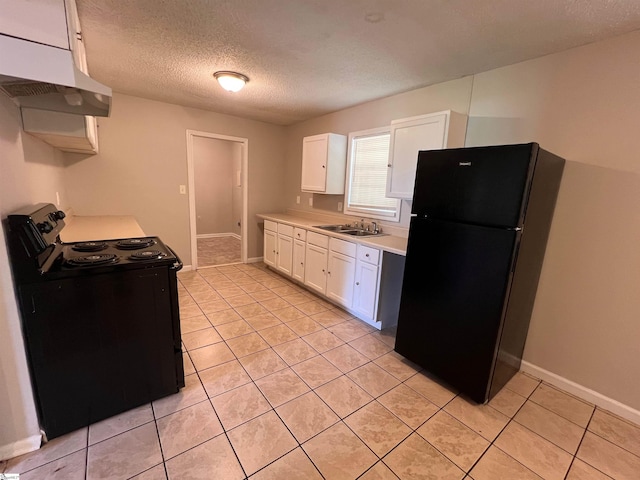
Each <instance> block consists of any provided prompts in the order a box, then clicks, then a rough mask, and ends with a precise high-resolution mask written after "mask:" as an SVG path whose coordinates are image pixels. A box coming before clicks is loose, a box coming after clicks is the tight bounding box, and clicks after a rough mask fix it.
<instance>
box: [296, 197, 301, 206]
mask: <svg viewBox="0 0 640 480" xmlns="http://www.w3.org/2000/svg"><path fill="white" fill-rule="evenodd" d="M296 203H297V204H298V205H300V195H298V196H297V197H296Z"/></svg>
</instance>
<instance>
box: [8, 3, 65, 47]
mask: <svg viewBox="0 0 640 480" xmlns="http://www.w3.org/2000/svg"><path fill="white" fill-rule="evenodd" d="M64 7H65V5H64V0H32V1H29V2H25V1H16V0H0V12H2V15H0V33H3V34H5V35H9V36H11V37H17V38H24V39H25V40H31V41H33V42H38V43H43V44H45V45H51V46H53V47H58V48H64V49H65V50H69V37H68V36H67V18H66V13H65V8H64Z"/></svg>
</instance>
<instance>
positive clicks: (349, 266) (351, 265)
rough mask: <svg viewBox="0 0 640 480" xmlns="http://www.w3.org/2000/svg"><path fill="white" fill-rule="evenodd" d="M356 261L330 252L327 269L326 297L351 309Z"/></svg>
mask: <svg viewBox="0 0 640 480" xmlns="http://www.w3.org/2000/svg"><path fill="white" fill-rule="evenodd" d="M355 270H356V259H355V258H353V257H347V256H346V255H343V254H341V253H337V252H330V253H329V264H328V269H327V297H329V298H330V299H332V300H334V301H336V302H338V303H339V304H340V305H344V306H345V307H347V308H351V305H352V303H353V286H354V280H355Z"/></svg>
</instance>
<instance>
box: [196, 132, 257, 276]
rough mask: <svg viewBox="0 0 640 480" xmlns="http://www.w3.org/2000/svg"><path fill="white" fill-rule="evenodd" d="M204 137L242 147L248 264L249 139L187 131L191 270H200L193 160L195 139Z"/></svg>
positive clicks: (244, 254) (243, 257) (243, 231)
mask: <svg viewBox="0 0 640 480" xmlns="http://www.w3.org/2000/svg"><path fill="white" fill-rule="evenodd" d="M194 137H204V138H212V139H215V140H225V141H229V142H235V143H239V144H240V145H241V147H242V153H241V157H242V158H241V162H240V169H241V173H240V177H241V179H240V181H241V182H242V185H241V188H242V220H241V224H240V237H241V240H240V255H241V257H240V258H241V261H242V263H247V250H248V247H247V245H248V241H247V240H248V239H247V221H248V214H247V211H248V206H247V203H248V196H249V195H248V192H249V188H248V185H247V184H248V179H249V172H248V170H249V139H248V138H243V137H232V136H229V135H219V134H217V133H210V132H201V131H198V130H187V178H188V181H189V232H190V236H191V239H190V240H191V269H192V270H197V269H198V239H197V230H196V188H195V184H196V180H195V167H194V160H193V138H194Z"/></svg>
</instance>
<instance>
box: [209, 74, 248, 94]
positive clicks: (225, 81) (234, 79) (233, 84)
mask: <svg viewBox="0 0 640 480" xmlns="http://www.w3.org/2000/svg"><path fill="white" fill-rule="evenodd" d="M213 76H214V77H216V80H218V83H219V84H220V86H221V87H222V88H224V89H225V90H227V91H228V92H239V91H240V90H242V87H244V84H245V83H247V82H248V81H249V78H248V77H247V76H245V75H242V74H241V73H237V72H216V73H214V74H213Z"/></svg>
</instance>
